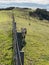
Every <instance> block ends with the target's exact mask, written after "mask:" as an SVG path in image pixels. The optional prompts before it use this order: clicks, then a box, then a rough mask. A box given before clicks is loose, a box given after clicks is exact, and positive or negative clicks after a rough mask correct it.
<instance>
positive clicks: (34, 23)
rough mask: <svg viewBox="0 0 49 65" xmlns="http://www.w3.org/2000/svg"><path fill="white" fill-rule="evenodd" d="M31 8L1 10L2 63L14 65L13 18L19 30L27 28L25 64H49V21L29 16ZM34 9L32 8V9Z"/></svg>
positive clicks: (0, 53) (0, 42)
mask: <svg viewBox="0 0 49 65" xmlns="http://www.w3.org/2000/svg"><path fill="white" fill-rule="evenodd" d="M29 11H30V10H21V9H14V10H13V11H5V10H3V11H0V65H12V64H11V63H12V48H11V47H12V18H11V14H10V13H9V12H13V13H14V16H15V22H16V26H17V30H18V31H21V28H22V27H23V28H27V35H26V46H25V47H24V48H23V49H22V50H23V51H24V53H25V54H24V65H49V22H48V21H47V20H42V21H41V20H39V19H37V18H32V17H30V16H29V14H28V12H29ZM31 11H32V10H31Z"/></svg>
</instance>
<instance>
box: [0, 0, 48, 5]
mask: <svg viewBox="0 0 49 65" xmlns="http://www.w3.org/2000/svg"><path fill="white" fill-rule="evenodd" d="M0 2H19V3H20V2H31V3H38V4H49V0H0Z"/></svg>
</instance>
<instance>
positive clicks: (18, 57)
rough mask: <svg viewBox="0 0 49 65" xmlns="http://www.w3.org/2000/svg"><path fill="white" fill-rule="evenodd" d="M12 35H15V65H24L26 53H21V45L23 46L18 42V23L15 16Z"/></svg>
mask: <svg viewBox="0 0 49 65" xmlns="http://www.w3.org/2000/svg"><path fill="white" fill-rule="evenodd" d="M12 19H13V22H12V25H13V26H12V27H13V28H12V35H13V65H24V52H23V51H21V49H20V47H21V45H20V46H19V44H21V43H20V42H19V40H18V38H19V37H18V35H19V34H18V33H17V28H16V23H15V19H14V15H12Z"/></svg>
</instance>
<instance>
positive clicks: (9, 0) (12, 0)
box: [0, 0, 49, 10]
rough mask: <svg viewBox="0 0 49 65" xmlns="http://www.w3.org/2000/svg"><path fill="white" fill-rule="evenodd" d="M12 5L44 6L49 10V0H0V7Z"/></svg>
mask: <svg viewBox="0 0 49 65" xmlns="http://www.w3.org/2000/svg"><path fill="white" fill-rule="evenodd" d="M24 3H25V4H24ZM26 3H27V4H26ZM28 3H29V4H28ZM11 6H14V7H31V8H43V9H47V10H49V0H0V8H5V7H11Z"/></svg>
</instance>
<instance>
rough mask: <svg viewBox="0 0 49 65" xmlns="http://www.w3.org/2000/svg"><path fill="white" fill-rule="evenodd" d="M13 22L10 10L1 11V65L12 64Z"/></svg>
mask: <svg viewBox="0 0 49 65" xmlns="http://www.w3.org/2000/svg"><path fill="white" fill-rule="evenodd" d="M11 46H12V22H11V19H10V17H9V15H8V12H6V11H4V12H1V11H0V65H11V62H12V49H9V48H10V47H11Z"/></svg>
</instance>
